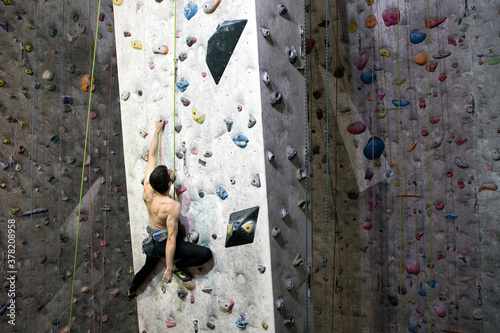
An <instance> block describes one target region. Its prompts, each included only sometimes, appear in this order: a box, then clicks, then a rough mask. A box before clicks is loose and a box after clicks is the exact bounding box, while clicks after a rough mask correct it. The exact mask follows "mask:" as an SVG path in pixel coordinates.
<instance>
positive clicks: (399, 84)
mask: <svg viewBox="0 0 500 333" xmlns="http://www.w3.org/2000/svg"><path fill="white" fill-rule="evenodd" d="M405 81H406V79H402V80H399V81H396V82H394V83H395V84H396V85H397V86H401V85H402V84H403V83H405Z"/></svg>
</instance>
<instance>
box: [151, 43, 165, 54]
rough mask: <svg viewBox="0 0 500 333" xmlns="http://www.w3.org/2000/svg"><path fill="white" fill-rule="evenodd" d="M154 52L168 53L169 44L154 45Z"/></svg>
mask: <svg viewBox="0 0 500 333" xmlns="http://www.w3.org/2000/svg"><path fill="white" fill-rule="evenodd" d="M153 53H154V54H168V46H167V45H156V46H153Z"/></svg>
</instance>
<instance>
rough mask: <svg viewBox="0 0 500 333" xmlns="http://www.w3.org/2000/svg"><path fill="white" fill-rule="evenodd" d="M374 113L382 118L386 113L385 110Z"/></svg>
mask: <svg viewBox="0 0 500 333" xmlns="http://www.w3.org/2000/svg"><path fill="white" fill-rule="evenodd" d="M375 114H376V115H377V117H378V118H379V119H383V118H385V116H386V115H387V110H384V112H375Z"/></svg>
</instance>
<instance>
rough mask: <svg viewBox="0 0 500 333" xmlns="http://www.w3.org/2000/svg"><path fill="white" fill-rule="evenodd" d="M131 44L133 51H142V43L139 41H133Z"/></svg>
mask: <svg viewBox="0 0 500 333" xmlns="http://www.w3.org/2000/svg"><path fill="white" fill-rule="evenodd" d="M131 44H132V47H133V48H134V49H137V50H142V42H141V41H140V40H135V41H133V42H131Z"/></svg>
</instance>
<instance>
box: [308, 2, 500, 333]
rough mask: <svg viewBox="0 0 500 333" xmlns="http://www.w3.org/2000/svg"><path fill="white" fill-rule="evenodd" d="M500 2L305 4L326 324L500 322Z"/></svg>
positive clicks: (392, 328) (486, 328) (441, 327)
mask: <svg viewBox="0 0 500 333" xmlns="http://www.w3.org/2000/svg"><path fill="white" fill-rule="evenodd" d="M499 10H500V7H499V4H498V2H492V1H490V2H476V1H456V0H454V1H451V0H450V1H419V2H408V1H405V2H403V1H377V0H375V1H371V0H369V1H364V0H363V1H346V2H344V1H325V0H323V1H313V2H310V3H307V4H305V12H306V20H307V25H306V28H307V29H306V30H307V33H306V36H307V45H308V46H309V47H310V48H308V49H307V51H308V52H309V55H308V57H307V64H308V65H307V67H306V69H307V72H308V73H309V74H308V75H307V84H308V92H310V93H309V96H312V98H311V99H310V101H312V103H311V104H310V106H309V109H310V114H311V116H312V117H311V131H310V137H311V149H312V152H313V157H312V168H311V172H314V177H312V178H311V180H312V181H311V183H312V184H311V185H312V186H311V187H312V192H313V193H312V196H311V197H312V198H313V202H312V209H313V219H314V226H313V230H314V232H313V238H314V240H313V246H314V250H313V251H314V255H313V277H312V283H313V294H314V303H313V304H314V325H315V326H314V327H315V331H316V332H320V331H323V332H337V331H338V332H398V331H401V332H438V331H439V332H464V333H465V332H490V331H496V330H498V329H497V328H498V326H499V324H498V323H499V320H500V318H499V315H498V307H499V305H500V299H499V296H498V282H497V279H498V277H497V275H498V273H499V272H498V267H499V266H498V263H497V260H496V259H495V254H496V253H497V252H498V240H499V239H500V238H499V237H498V234H499V230H498V225H497V223H496V222H497V220H498V218H497V216H498V208H497V205H495V203H496V202H497V201H498V194H497V193H498V192H497V188H498V182H499V179H498V173H497V169H498V168H499V165H498V160H499V159H500V154H499V153H498V149H497V148H498V143H499V139H498V135H499V134H498V133H500V130H499V128H500V124H499V123H498V116H497V114H496V113H497V112H496V109H497V106H496V105H497V104H498V102H499V97H498V94H496V88H495V87H496V86H497V85H498V83H499V80H498V75H496V73H497V72H498V70H497V66H498V64H499V63H500V58H499V52H500V50H499V42H498V38H499V31H498V26H499V25H498V23H499V20H500V11H499ZM328 115H329V117H328ZM328 124H329V125H328ZM329 163H330V164H331V166H330V167H329ZM325 168H326V169H327V170H326V171H325V170H324V169H325ZM311 176H312V175H311ZM325 184H326V188H325ZM332 196H333V198H332ZM314 273H316V274H314ZM323 295H324V298H323V297H321V296H323Z"/></svg>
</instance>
